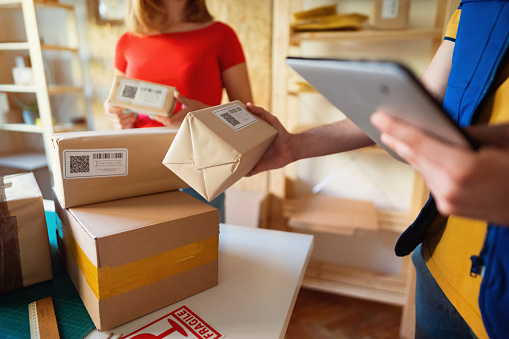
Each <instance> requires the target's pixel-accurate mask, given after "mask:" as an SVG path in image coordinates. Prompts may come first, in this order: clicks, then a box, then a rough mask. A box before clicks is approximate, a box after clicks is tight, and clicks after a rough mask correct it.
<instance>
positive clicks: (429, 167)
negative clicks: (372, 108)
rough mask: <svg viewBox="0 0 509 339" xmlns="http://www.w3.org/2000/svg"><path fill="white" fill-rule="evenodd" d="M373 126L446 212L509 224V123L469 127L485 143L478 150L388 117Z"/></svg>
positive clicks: (377, 118)
mask: <svg viewBox="0 0 509 339" xmlns="http://www.w3.org/2000/svg"><path fill="white" fill-rule="evenodd" d="M371 122H372V123H373V125H375V126H376V127H377V128H378V129H379V130H380V131H381V132H382V135H381V138H382V141H383V142H384V143H385V144H386V145H387V146H389V147H390V148H392V149H393V150H394V151H395V152H396V153H397V154H398V155H399V156H401V157H402V158H403V159H405V160H406V161H407V162H408V163H409V164H410V165H412V166H413V167H414V168H415V169H416V170H417V171H418V172H419V173H421V175H422V176H423V177H424V180H425V182H426V184H427V185H428V188H429V189H430V190H431V192H432V194H433V196H434V197H435V200H436V203H437V208H438V210H439V211H440V212H441V213H442V214H444V215H449V214H454V215H458V216H463V217H468V218H474V219H480V220H485V221H489V222H492V223H497V224H501V225H509V208H508V207H507V206H508V204H509V180H507V179H508V173H509V124H504V125H498V126H476V127H472V128H470V129H468V133H470V134H471V135H472V137H473V138H474V139H476V140H477V141H479V142H480V143H481V144H482V145H483V147H482V148H481V149H480V150H479V151H474V150H469V149H465V148H460V147H457V146H452V145H450V144H448V143H446V142H444V141H442V140H440V139H438V138H435V137H433V136H430V135H429V134H426V133H425V132H424V131H422V130H421V129H419V128H418V127H415V126H412V125H409V124H407V123H404V122H403V121H401V120H398V119H396V118H393V117H391V116H389V115H387V114H384V113H380V112H377V113H375V114H374V115H373V117H372V119H371Z"/></svg>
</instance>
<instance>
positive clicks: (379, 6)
mask: <svg viewBox="0 0 509 339" xmlns="http://www.w3.org/2000/svg"><path fill="white" fill-rule="evenodd" d="M409 13H410V0H375V2H374V7H373V15H372V16H371V23H370V25H371V28H373V29H405V28H407V27H408V17H409Z"/></svg>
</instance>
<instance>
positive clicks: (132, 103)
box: [108, 75, 177, 116]
mask: <svg viewBox="0 0 509 339" xmlns="http://www.w3.org/2000/svg"><path fill="white" fill-rule="evenodd" d="M175 91H176V89H175V87H172V86H166V85H161V84H156V83H153V82H149V81H143V80H138V79H131V78H126V77H124V76H121V75H115V79H114V80H113V85H112V87H111V91H110V95H109V97H108V102H109V103H111V104H112V105H113V106H117V107H123V108H127V109H130V110H131V111H133V112H136V113H144V114H157V115H163V116H170V115H172V114H173V111H174V110H175V105H176V103H177V101H176V100H175V97H174V96H173V95H174V93H175Z"/></svg>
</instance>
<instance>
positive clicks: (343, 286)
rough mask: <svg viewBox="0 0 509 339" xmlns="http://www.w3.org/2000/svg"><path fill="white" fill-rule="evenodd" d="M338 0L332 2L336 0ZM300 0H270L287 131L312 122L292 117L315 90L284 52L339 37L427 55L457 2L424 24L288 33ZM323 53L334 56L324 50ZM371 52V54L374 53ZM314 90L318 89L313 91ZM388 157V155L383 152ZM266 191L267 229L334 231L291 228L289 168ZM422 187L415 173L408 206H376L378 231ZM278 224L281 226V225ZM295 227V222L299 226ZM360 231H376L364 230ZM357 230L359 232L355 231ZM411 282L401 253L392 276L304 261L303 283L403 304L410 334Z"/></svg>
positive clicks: (405, 215) (390, 226)
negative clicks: (410, 47) (415, 45)
mask: <svg viewBox="0 0 509 339" xmlns="http://www.w3.org/2000/svg"><path fill="white" fill-rule="evenodd" d="M340 2H341V0H339V1H338V3H340ZM302 3H303V1H302V0H276V1H275V4H274V14H273V17H274V20H275V24H274V27H275V29H274V32H275V33H274V38H273V78H272V81H273V86H272V88H273V92H272V107H271V109H272V112H274V113H275V114H276V115H277V116H278V118H279V119H280V120H281V121H282V123H283V124H284V125H285V126H291V127H292V131H294V132H295V131H299V130H304V129H307V128H310V127H313V126H309V125H307V126H305V125H302V124H301V123H300V122H299V121H298V118H297V117H296V112H298V111H299V107H300V106H299V99H300V96H301V94H303V93H306V94H309V93H316V92H315V91H313V89H312V88H307V87H306V86H305V84H300V83H299V82H300V81H301V80H300V79H299V78H298V77H296V75H295V73H293V71H291V70H290V69H289V67H288V66H287V65H286V63H285V59H286V57H288V56H301V55H302V54H301V45H302V43H304V42H320V43H322V44H328V43H333V42H334V43H336V42H341V41H347V42H355V44H356V45H358V44H371V43H379V42H384V43H385V42H413V41H422V42H428V41H430V42H431V43H430V46H431V47H430V51H429V55H430V58H431V56H432V55H433V54H434V52H435V51H436V49H437V48H438V46H439V45H440V43H441V41H442V37H443V32H444V25H445V24H446V23H447V21H448V19H449V17H450V15H451V14H452V11H453V10H454V8H455V7H456V6H457V4H458V3H459V1H455V0H437V1H436V8H435V14H434V18H433V19H434V20H433V26H432V27H429V28H412V27H410V28H408V29H402V30H371V29H369V28H366V29H363V30H359V31H321V32H320V31H312V32H293V31H292V29H291V28H290V24H291V22H292V20H293V13H295V12H297V11H300V10H302V9H303V4H302ZM323 57H335V56H334V55H324V56H323ZM371 57H373V58H375V57H376V55H372V56H371ZM317 95H319V94H317ZM354 152H364V153H372V154H376V155H377V156H379V155H380V154H386V153H385V151H383V150H382V149H381V148H380V147H377V146H373V147H367V148H365V149H361V150H357V151H354ZM387 156H388V155H387ZM270 182H271V185H270V188H269V190H270V193H271V199H272V205H273V206H275V208H274V209H273V210H272V215H271V218H272V220H273V223H272V224H271V226H272V227H273V228H277V229H281V230H288V231H302V230H305V231H315V233H316V232H325V233H331V234H333V233H334V230H333V231H332V232H331V231H330V228H319V227H318V228H316V227H313V225H312V222H310V224H309V225H308V227H307V229H306V227H299V228H300V229H297V228H295V227H291V226H290V225H289V224H288V220H291V218H292V208H293V206H294V205H295V199H299V197H297V196H295V192H296V191H297V190H296V189H295V185H297V184H298V178H297V177H296V171H295V169H294V168H293V169H292V168H291V166H287V167H286V168H284V169H280V170H276V171H272V174H271V178H270ZM427 194H428V192H427V189H426V187H425V185H424V183H423V181H422V179H421V178H420V177H419V176H418V175H415V180H414V187H413V194H412V201H411V204H410V205H411V207H410V209H409V210H408V211H403V212H402V211H395V210H387V209H377V211H376V217H377V222H378V231H385V232H394V233H396V234H399V233H401V232H403V231H404V230H405V229H406V227H407V226H408V225H409V224H410V223H411V222H412V221H413V220H414V218H415V216H416V215H417V214H418V212H419V211H420V208H421V206H422V205H423V204H424V202H425V199H426V198H427ZM281 225H283V226H281ZM299 226H301V225H299ZM362 232H377V231H376V230H375V231H366V230H362ZM360 234H361V235H362V233H360ZM413 281H414V271H413V265H412V263H411V260H410V259H409V258H408V257H406V258H405V259H404V260H403V261H402V269H401V273H400V274H397V275H391V274H381V273H379V272H374V271H366V270H362V269H354V268H350V267H343V266H339V265H334V264H329V263H324V262H316V261H313V259H312V262H311V263H310V264H309V268H308V270H307V272H306V275H305V278H304V281H303V286H304V287H307V288H312V289H316V290H321V291H325V292H330V293H336V294H343V295H348V296H351V297H357V298H363V299H369V300H374V301H379V302H384V303H389V304H394V305H400V306H403V318H402V327H401V336H402V337H411V336H412V335H411V334H412V331H413V328H412V326H413V321H412V320H411V318H412V317H413V315H412V303H413V301H412V300H411V299H410V296H411V294H412V289H413V287H412V286H411V285H412V283H413Z"/></svg>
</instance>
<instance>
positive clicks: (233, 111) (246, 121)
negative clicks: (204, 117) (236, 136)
mask: <svg viewBox="0 0 509 339" xmlns="http://www.w3.org/2000/svg"><path fill="white" fill-rule="evenodd" d="M213 113H214V114H215V115H216V116H217V117H218V118H219V119H221V120H222V121H223V122H224V123H225V124H227V125H228V126H230V127H231V128H233V129H234V130H235V131H238V130H240V129H242V128H244V127H246V126H249V125H251V124H252V123H255V122H256V121H258V119H256V117H255V116H254V115H252V114H251V113H249V112H248V111H247V110H245V109H244V108H242V107H241V106H240V105H231V106H228V107H223V108H220V109H217V110H215V111H213Z"/></svg>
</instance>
